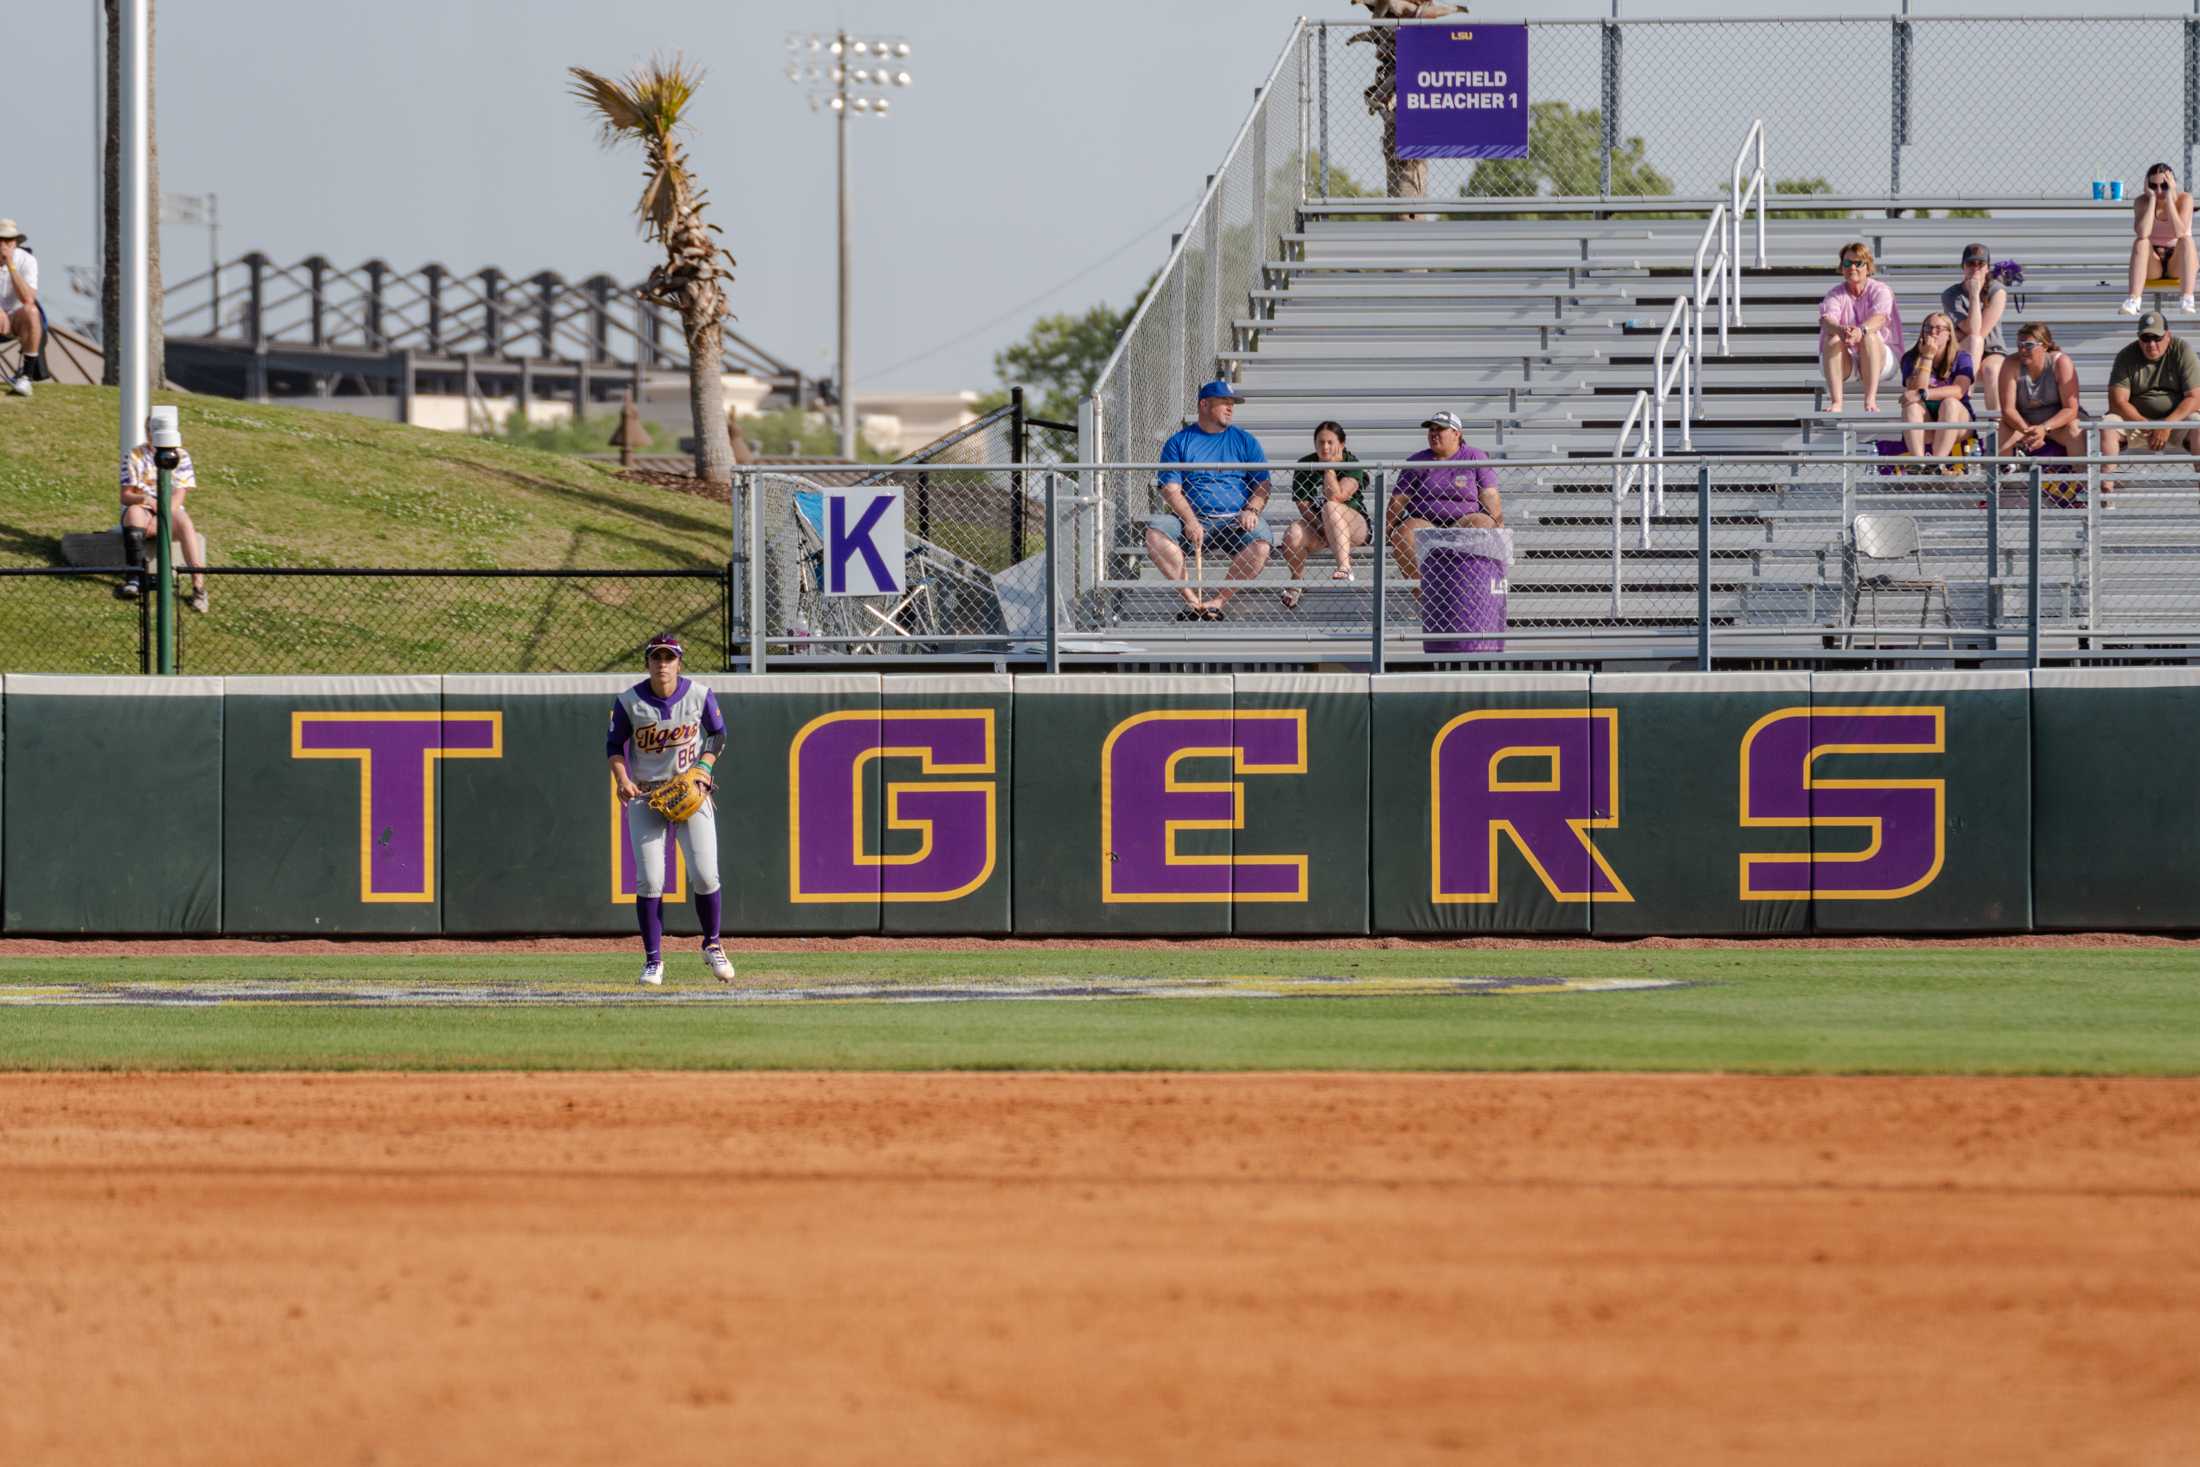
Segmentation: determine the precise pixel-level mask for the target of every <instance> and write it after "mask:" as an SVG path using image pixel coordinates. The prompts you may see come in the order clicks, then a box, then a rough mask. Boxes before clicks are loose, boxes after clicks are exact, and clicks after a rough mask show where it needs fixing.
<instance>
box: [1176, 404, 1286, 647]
mask: <svg viewBox="0 0 2200 1467" xmlns="http://www.w3.org/2000/svg"><path fill="white" fill-rule="evenodd" d="M1244 400H1245V399H1244V398H1242V397H1239V396H1238V395H1237V392H1236V390H1235V389H1234V388H1232V387H1231V386H1230V384H1229V383H1227V382H1224V381H1222V380H1220V379H1219V378H1218V379H1216V380H1215V381H1213V382H1210V383H1208V384H1207V385H1206V386H1204V387H1202V388H1200V389H1199V421H1198V422H1197V423H1194V424H1192V425H1190V426H1189V427H1185V428H1180V429H1178V430H1177V431H1176V433H1175V435H1174V436H1172V437H1171V438H1170V439H1169V441H1168V442H1167V443H1166V444H1164V445H1162V449H1161V462H1163V463H1165V464H1187V465H1198V464H1259V463H1266V462H1267V461H1268V454H1267V452H1266V450H1264V449H1263V448H1262V447H1261V446H1260V440H1259V439H1258V438H1255V437H1254V436H1253V435H1252V434H1250V433H1248V432H1246V431H1245V430H1244V429H1243V428H1234V427H1232V426H1231V425H1230V419H1231V418H1233V417H1235V416H1236V415H1237V405H1238V404H1239V403H1241V402H1243V401H1244ZM1155 483H1156V484H1157V485H1158V486H1159V487H1160V490H1161V499H1162V502H1163V503H1164V504H1166V505H1167V506H1168V509H1169V512H1168V513H1166V514H1157V515H1155V516H1154V517H1153V518H1152V519H1150V520H1148V521H1146V554H1147V555H1149V556H1151V557H1152V559H1153V563H1154V565H1155V567H1156V568H1157V569H1159V570H1160V572H1161V574H1163V575H1164V576H1167V577H1168V578H1169V579H1170V580H1172V581H1175V582H1177V583H1178V587H1177V590H1178V594H1179V595H1181V596H1182V597H1183V598H1184V609H1183V610H1182V611H1179V612H1178V613H1177V614H1176V619H1177V620H1178V621H1220V620H1222V616H1223V608H1224V607H1225V606H1228V605H1229V604H1230V597H1231V595H1232V594H1233V593H1232V592H1230V591H1228V590H1222V591H1217V592H1216V593H1215V597H1214V599H1213V600H1212V601H1205V600H1202V599H1201V598H1200V594H1199V591H1198V589H1197V588H1196V587H1193V586H1187V585H1184V584H1183V581H1184V567H1185V556H1186V554H1187V553H1190V554H1192V555H1197V556H1200V557H1202V559H1204V556H1205V553H1206V552H1207V551H1209V550H1212V551H1213V552H1214V553H1215V554H1217V555H1227V556H1229V557H1230V570H1229V574H1228V575H1227V576H1226V577H1225V579H1227V580H1232V581H1249V580H1251V579H1252V578H1253V577H1255V576H1257V575H1259V574H1260V572H1261V567H1263V566H1265V565H1267V564H1268V555H1269V552H1270V551H1271V550H1272V549H1273V548H1274V542H1273V541H1272V540H1271V539H1270V538H1269V534H1268V527H1267V526H1266V525H1264V524H1262V523H1261V518H1260V512H1261V510H1262V509H1263V508H1264V507H1266V505H1267V503H1268V471H1267V470H1266V469H1204V468H1196V467H1195V468H1188V469H1186V470H1184V471H1182V472H1179V471H1177V470H1174V469H1163V470H1162V471H1161V473H1160V474H1159V476H1157V478H1156V479H1155Z"/></svg>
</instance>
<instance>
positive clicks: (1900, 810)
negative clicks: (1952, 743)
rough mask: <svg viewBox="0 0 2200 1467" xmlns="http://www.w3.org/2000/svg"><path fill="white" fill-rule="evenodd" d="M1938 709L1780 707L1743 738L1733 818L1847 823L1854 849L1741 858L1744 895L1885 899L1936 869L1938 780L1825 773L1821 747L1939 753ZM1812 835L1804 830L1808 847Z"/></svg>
mask: <svg viewBox="0 0 2200 1467" xmlns="http://www.w3.org/2000/svg"><path fill="white" fill-rule="evenodd" d="M1946 713H1947V711H1946V710H1945V709H1943V708H1935V707H1928V708H1782V709H1779V710H1778V711H1776V712H1773V713H1768V714H1766V715H1765V716H1764V717H1763V718H1760V719H1758V720H1757V722H1756V723H1755V724H1754V725H1752V726H1751V728H1750V730H1749V732H1748V733H1747V734H1746V735H1744V736H1743V738H1742V824H1743V825H1744V826H1775V827H1778V826H1785V827H1789V828H1795V829H1804V828H1807V829H1810V830H1812V831H1817V830H1821V829H1823V830H1827V831H1829V832H1832V831H1839V830H1843V829H1845V830H1847V831H1848V832H1851V833H1850V834H1848V835H1846V836H1841V835H1835V836H1833V837H1832V838H1831V841H1829V843H1832V842H1838V843H1840V844H1844V845H1847V844H1853V843H1855V841H1856V840H1857V838H1858V836H1859V835H1861V837H1862V842H1863V844H1862V848H1861V849H1859V850H1855V851H1847V852H1843V851H1833V850H1813V851H1812V852H1811V853H1810V854H1808V855H1804V854H1800V853H1796V854H1782V855H1759V854H1744V855H1743V857H1742V892H1741V894H1742V900H1743V901H1745V902H1774V901H1796V900H1802V899H1811V898H1815V899H1817V900H1820V901H1865V902H1884V901H1893V900H1895V899H1897V898H1899V897H1906V896H1910V895H1912V894H1914V893H1916V892H1920V891H1923V890H1924V889H1925V888H1926V887H1928V886H1930V885H1932V884H1933V881H1934V880H1935V879H1936V878H1937V877H1938V876H1939V875H1940V868H1941V863H1942V861H1943V860H1944V859H1945V855H1946V844H1947V803H1948V787H1947V786H1948V782H1947V781H1946V780H1943V779H1832V778H1828V777H1827V776H1826V775H1824V774H1821V773H1820V772H1819V771H1818V761H1819V759H1820V758H1821V757H1823V756H1825V755H1829V754H1942V753H1946V752H1947V717H1946ZM1818 839H1819V837H1818V836H1816V835H1815V834H1814V835H1813V836H1812V843H1813V845H1816V843H1817V841H1818Z"/></svg>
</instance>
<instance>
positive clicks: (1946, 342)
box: [1902, 311, 1971, 474]
mask: <svg viewBox="0 0 2200 1467" xmlns="http://www.w3.org/2000/svg"><path fill="white" fill-rule="evenodd" d="M1902 418H1903V421H1905V422H1910V423H1924V422H1939V423H1945V424H1948V425H1949V426H1947V427H1944V428H1942V429H1941V430H1940V431H1939V432H1938V433H1935V434H1934V435H1933V456H1934V457H1935V458H1946V457H1948V455H1950V454H1951V453H1953V452H1955V448H1956V444H1957V443H1958V442H1960V441H1961V440H1962V438H1963V434H1964V427H1963V425H1964V424H1966V423H1968V422H1970V421H1971V354H1970V353H1969V352H1967V351H1965V350H1963V349H1962V348H1961V347H1959V346H1957V345H1956V327H1955V323H1954V322H1953V321H1951V320H1949V319H1948V313H1947V312H1946V311H1935V312H1933V313H1932V314H1931V315H1930V316H1927V317H1926V318H1925V324H1924V325H1923V326H1921V327H1919V328H1918V332H1917V345H1916V346H1913V347H1911V348H1910V349H1909V350H1908V351H1907V352H1904V353H1903V355H1902ZM1902 440H1903V446H1904V447H1905V448H1906V449H1907V450H1908V452H1909V455H1910V457H1912V458H1920V457H1922V456H1923V455H1924V453H1925V434H1924V433H1923V432H1922V431H1916V432H1910V433H1905V434H1903V435H1902ZM1943 472H1945V473H1950V474H1953V473H1958V472H1960V470H1959V469H1958V468H1957V467H1956V465H1954V464H1948V465H1945V466H1944V468H1943Z"/></svg>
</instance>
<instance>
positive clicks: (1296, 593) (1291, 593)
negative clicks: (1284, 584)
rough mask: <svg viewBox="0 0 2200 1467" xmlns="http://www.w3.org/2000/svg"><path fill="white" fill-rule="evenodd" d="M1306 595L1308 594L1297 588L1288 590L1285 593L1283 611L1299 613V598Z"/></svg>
mask: <svg viewBox="0 0 2200 1467" xmlns="http://www.w3.org/2000/svg"><path fill="white" fill-rule="evenodd" d="M1305 594H1306V593H1305V592H1304V591H1302V590H1300V589H1299V588H1298V587H1297V586H1293V587H1291V588H1290V589H1288V590H1286V591H1285V592H1284V593H1283V609H1284V610H1285V611H1297V610H1298V609H1299V598H1300V597H1302V596H1304V595H1305Z"/></svg>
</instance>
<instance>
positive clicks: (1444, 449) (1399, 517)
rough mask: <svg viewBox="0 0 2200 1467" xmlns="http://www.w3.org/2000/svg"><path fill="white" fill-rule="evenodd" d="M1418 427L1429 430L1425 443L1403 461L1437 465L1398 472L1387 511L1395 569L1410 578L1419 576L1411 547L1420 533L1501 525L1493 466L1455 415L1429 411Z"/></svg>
mask: <svg viewBox="0 0 2200 1467" xmlns="http://www.w3.org/2000/svg"><path fill="white" fill-rule="evenodd" d="M1421 426H1422V427H1424V428H1426V429H1427V430H1428V447H1427V448H1424V449H1422V450H1421V451H1420V452H1419V453H1416V454H1413V455H1412V456H1411V457H1409V458H1408V459H1407V462H1408V463H1433V464H1439V465H1441V467H1439V468H1427V469H1407V470H1405V471H1404V472H1403V473H1401V474H1399V475H1398V492H1397V493H1395V494H1393V495H1392V496H1391V497H1390V508H1389V512H1388V515H1387V518H1388V520H1389V525H1388V539H1389V541H1390V551H1391V557H1392V559H1394V560H1395V561H1396V562H1397V564H1398V573H1399V574H1400V575H1402V576H1405V577H1407V578H1408V579H1409V580H1410V579H1415V578H1418V577H1419V576H1420V574H1421V561H1420V554H1419V552H1418V551H1417V550H1416V549H1415V546H1414V541H1415V539H1416V537H1418V536H1419V535H1420V533H1421V531H1423V530H1428V529H1469V528H1479V529H1498V528H1501V527H1502V526H1503V525H1504V523H1505V506H1504V503H1503V501H1502V500H1500V499H1499V498H1498V494H1497V470H1495V469H1493V468H1491V467H1489V462H1488V461H1489V455H1488V454H1486V453H1484V452H1483V451H1482V450H1481V449H1479V448H1476V447H1475V446H1474V445H1473V444H1471V443H1468V442H1467V441H1466V437H1465V433H1464V430H1463V425H1462V424H1461V423H1460V421H1459V417H1458V415H1457V414H1456V413H1432V414H1430V415H1429V417H1428V418H1427V419H1426V420H1424V421H1423V422H1422V424H1421Z"/></svg>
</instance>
